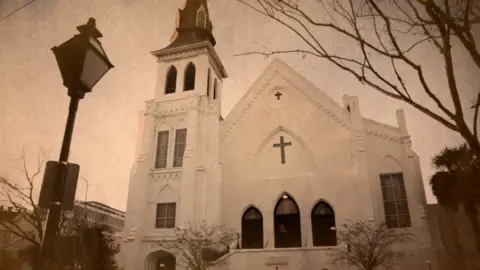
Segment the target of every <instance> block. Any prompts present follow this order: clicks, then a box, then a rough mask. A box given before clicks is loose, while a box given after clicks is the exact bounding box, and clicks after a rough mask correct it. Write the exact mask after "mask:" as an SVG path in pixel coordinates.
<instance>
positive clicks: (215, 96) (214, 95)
mask: <svg viewBox="0 0 480 270" xmlns="http://www.w3.org/2000/svg"><path fill="white" fill-rule="evenodd" d="M213 99H217V79H215V81H214V82H213Z"/></svg>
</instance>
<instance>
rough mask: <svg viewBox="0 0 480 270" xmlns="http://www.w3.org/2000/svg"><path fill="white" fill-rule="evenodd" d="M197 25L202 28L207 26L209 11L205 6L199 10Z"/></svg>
mask: <svg viewBox="0 0 480 270" xmlns="http://www.w3.org/2000/svg"><path fill="white" fill-rule="evenodd" d="M197 26H199V27H202V28H206V27H207V13H206V12H205V9H204V8H203V6H202V7H201V8H200V9H199V10H198V11H197Z"/></svg>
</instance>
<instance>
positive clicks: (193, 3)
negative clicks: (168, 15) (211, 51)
mask: <svg viewBox="0 0 480 270" xmlns="http://www.w3.org/2000/svg"><path fill="white" fill-rule="evenodd" d="M175 30H176V31H175V33H174V34H173V36H172V39H171V44H170V45H168V46H167V47H166V48H164V49H170V48H173V47H179V46H183V45H188V44H194V43H198V42H203V41H209V42H210V43H211V44H212V46H215V44H216V43H217V42H216V41H215V38H214V37H213V33H212V30H213V25H212V22H211V21H210V16H209V12H208V4H207V0H185V6H184V8H183V9H179V10H178V17H177V23H176V29H175Z"/></svg>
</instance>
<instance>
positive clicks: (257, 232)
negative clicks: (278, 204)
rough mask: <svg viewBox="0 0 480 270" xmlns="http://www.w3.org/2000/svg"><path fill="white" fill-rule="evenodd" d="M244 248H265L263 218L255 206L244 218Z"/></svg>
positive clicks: (249, 209) (248, 210)
mask: <svg viewBox="0 0 480 270" xmlns="http://www.w3.org/2000/svg"><path fill="white" fill-rule="evenodd" d="M242 248H263V216H262V213H260V211H258V209H257V208H255V207H253V206H252V207H250V208H248V209H247V211H245V213H244V214H243V217H242Z"/></svg>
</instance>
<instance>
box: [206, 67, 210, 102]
mask: <svg viewBox="0 0 480 270" xmlns="http://www.w3.org/2000/svg"><path fill="white" fill-rule="evenodd" d="M209 96H210V69H208V73H207V97H209Z"/></svg>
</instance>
